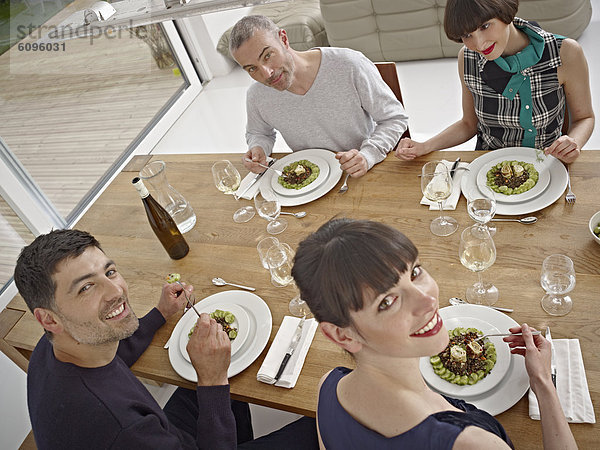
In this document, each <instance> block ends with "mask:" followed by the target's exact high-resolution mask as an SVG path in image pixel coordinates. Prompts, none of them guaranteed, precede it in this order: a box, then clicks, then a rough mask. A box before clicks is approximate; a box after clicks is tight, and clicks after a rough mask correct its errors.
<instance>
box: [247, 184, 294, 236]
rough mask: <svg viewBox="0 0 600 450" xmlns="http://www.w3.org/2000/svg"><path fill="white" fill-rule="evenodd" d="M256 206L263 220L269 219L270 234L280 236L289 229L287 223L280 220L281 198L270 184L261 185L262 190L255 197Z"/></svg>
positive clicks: (268, 230)
mask: <svg viewBox="0 0 600 450" xmlns="http://www.w3.org/2000/svg"><path fill="white" fill-rule="evenodd" d="M254 206H255V207H256V210H257V211H258V215H259V216H260V217H262V218H263V219H267V220H268V221H269V223H268V224H267V232H268V233H269V234H279V233H282V232H283V231H285V229H286V228H287V225H288V224H287V221H286V220H285V219H280V218H279V213H280V212H281V204H280V203H279V197H278V196H277V194H276V193H275V191H274V190H273V188H272V187H271V184H270V183H264V184H262V185H261V187H260V190H259V191H258V192H256V194H255V195H254Z"/></svg>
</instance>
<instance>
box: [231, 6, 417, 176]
mask: <svg viewBox="0 0 600 450" xmlns="http://www.w3.org/2000/svg"><path fill="white" fill-rule="evenodd" d="M229 50H230V53H231V55H232V56H233V58H234V59H235V60H236V61H237V62H238V64H239V65H240V66H242V68H243V69H244V70H245V71H246V72H248V74H249V75H250V76H251V77H252V78H253V79H254V80H256V81H257V83H254V84H253V85H252V86H250V88H249V89H248V94H247V98H246V109H247V115H248V123H247V125H246V142H247V144H248V149H249V150H248V152H247V153H246V155H245V158H244V165H245V166H246V167H247V168H248V169H249V170H251V171H252V172H257V173H259V172H262V171H263V170H264V168H263V167H261V166H260V165H259V163H260V164H263V165H264V164H266V158H267V155H270V154H271V151H272V149H273V144H274V143H275V130H278V131H279V132H280V133H281V135H282V136H283V138H284V139H285V141H286V143H287V144H288V145H289V147H290V148H291V149H292V150H294V151H296V150H303V149H307V148H324V149H328V150H331V151H334V152H336V158H337V159H338V160H339V162H340V166H341V168H342V170H344V171H346V172H347V173H348V174H350V175H351V176H353V177H360V176H362V175H364V174H365V173H367V170H369V169H370V168H371V167H373V165H375V164H377V163H378V162H381V161H383V160H384V159H385V157H386V155H387V153H388V152H389V151H390V150H392V149H394V147H395V146H396V144H397V143H398V140H399V139H400V136H401V135H402V133H404V131H405V130H406V128H407V126H408V117H407V116H406V114H405V112H404V108H403V107H402V104H401V103H400V102H399V101H398V100H397V99H396V97H395V96H394V94H393V92H392V91H391V89H390V88H389V87H388V86H387V85H386V84H385V82H384V81H383V79H382V78H381V76H380V75H379V72H378V70H377V68H376V67H375V65H374V64H373V63H372V62H371V61H369V60H368V59H367V58H366V57H365V56H364V55H363V54H362V53H360V52H357V51H354V50H350V49H345V48H335V47H319V48H312V49H310V50H307V51H303V52H300V51H296V50H294V49H292V48H291V47H290V45H289V41H288V37H287V35H286V32H285V30H282V29H279V28H278V27H277V25H275V24H274V23H273V22H272V21H271V20H270V19H268V18H267V17H265V16H246V17H244V18H242V19H241V20H240V21H239V22H237V23H236V24H235V26H234V27H233V30H232V32H231V37H230V41H229ZM246 159H249V160H251V161H252V162H248V161H246Z"/></svg>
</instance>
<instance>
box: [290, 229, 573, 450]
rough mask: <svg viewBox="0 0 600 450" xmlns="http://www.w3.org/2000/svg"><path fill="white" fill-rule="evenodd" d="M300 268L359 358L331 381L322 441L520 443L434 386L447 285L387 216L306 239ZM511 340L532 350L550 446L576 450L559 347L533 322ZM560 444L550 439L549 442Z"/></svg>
mask: <svg viewBox="0 0 600 450" xmlns="http://www.w3.org/2000/svg"><path fill="white" fill-rule="evenodd" d="M292 275H293V276H294V279H295V281H296V284H297V285H298V288H299V289H300V294H301V296H302V298H303V299H304V300H306V302H307V303H308V305H309V307H310V309H311V311H312V312H313V314H314V316H315V318H316V319H317V320H318V321H319V322H320V325H321V330H322V332H323V334H324V335H325V336H326V337H327V338H329V339H330V340H331V341H333V342H334V343H335V344H337V345H339V346H340V347H341V348H343V349H344V350H346V351H347V352H349V353H350V354H351V355H352V357H353V358H354V360H355V362H356V368H355V369H354V370H350V369H347V368H343V367H338V368H336V369H334V370H332V371H331V372H329V373H328V374H326V375H325V376H324V377H323V379H322V380H321V386H320V390H319V402H318V407H317V426H318V430H319V437H320V440H321V441H320V444H321V447H322V448H328V449H336V448H340V449H344V450H346V449H351V448H361V449H362V448H377V449H386V448H418V449H427V448H431V449H471V448H473V449H475V448H477V449H481V448H485V449H494V448H498V449H504V448H509V447H512V444H511V442H510V439H509V438H508V436H507V435H506V433H505V431H504V429H503V428H502V426H501V425H500V424H499V423H498V422H497V421H496V420H495V419H494V418H493V417H492V416H491V415H489V414H488V413H486V412H485V411H482V410H478V409H477V408H475V407H474V406H473V405H470V404H468V403H465V402H463V401H461V400H455V399H451V398H448V397H444V396H442V395H439V394H437V393H435V392H433V391H432V390H431V389H429V387H428V386H427V385H426V384H425V382H424V380H423V378H422V377H421V373H420V371H419V358H420V357H422V356H429V355H435V354H437V353H439V352H440V351H442V350H443V349H444V348H445V347H446V345H447V344H448V332H447V330H446V328H445V327H444V324H443V322H442V319H441V318H440V316H439V314H438V307H439V304H438V286H437V284H436V282H435V281H434V280H433V278H431V276H430V275H429V274H428V273H427V271H426V270H425V269H424V268H423V267H421V264H420V263H419V260H418V251H417V249H416V248H415V246H414V245H413V244H412V242H411V241H410V240H409V239H408V238H406V236H404V235H403V234H402V233H400V232H399V231H397V230H395V229H393V228H391V227H389V226H387V225H383V224H380V223H376V222H370V221H358V220H350V219H338V220H333V221H330V222H328V223H326V224H325V225H323V226H322V227H321V228H319V230H317V231H316V232H315V233H313V234H312V235H310V236H309V237H308V238H306V239H305V240H304V241H302V242H301V243H300V245H299V247H298V250H297V252H296V257H295V261H294V268H293V270H292ZM521 330H522V331H523V337H518V338H517V337H511V338H510V339H509V338H506V339H507V340H508V341H509V342H510V346H511V348H512V352H513V353H518V354H521V355H525V361H526V367H527V372H528V374H529V376H530V382H531V387H532V389H533V391H534V392H535V393H536V395H537V396H538V400H539V403H540V407H541V411H542V413H541V414H542V427H543V433H544V440H545V442H544V443H545V444H546V438H547V436H550V434H549V433H548V432H547V430H551V431H552V439H553V441H552V444H556V445H559V446H562V447H561V448H570V447H573V448H575V441H574V440H573V436H572V434H571V432H570V429H569V426H568V424H567V422H566V419H565V418H564V415H563V414H562V410H561V408H560V404H559V403H558V397H557V395H556V391H555V389H554V387H553V385H552V381H551V377H550V352H551V351H550V344H549V343H548V341H546V340H545V339H544V338H543V337H541V336H535V337H534V336H532V335H531V330H532V329H531V328H529V327H528V326H527V325H526V324H523V326H522V327H515V328H513V329H511V331H513V332H514V331H521ZM548 448H550V446H549V447H548Z"/></svg>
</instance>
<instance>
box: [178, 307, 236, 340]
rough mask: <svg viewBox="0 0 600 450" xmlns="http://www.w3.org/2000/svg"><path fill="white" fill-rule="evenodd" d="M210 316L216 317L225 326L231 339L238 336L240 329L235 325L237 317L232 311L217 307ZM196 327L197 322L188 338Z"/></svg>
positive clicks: (224, 329) (225, 330) (224, 328)
mask: <svg viewBox="0 0 600 450" xmlns="http://www.w3.org/2000/svg"><path fill="white" fill-rule="evenodd" d="M210 317H211V318H213V319H215V320H216V321H217V323H218V324H220V325H221V326H222V327H223V331H224V332H225V333H227V336H229V340H230V341H233V340H234V339H235V338H236V337H237V335H238V329H237V328H236V327H234V326H233V324H234V322H235V320H236V319H235V316H234V315H233V313H232V312H229V311H223V310H221V309H216V310H214V311H213V312H211V313H210ZM195 328H196V324H194V326H193V327H192V328H191V329H190V332H189V333H188V338H190V337H191V336H192V333H193V332H194V329H195Z"/></svg>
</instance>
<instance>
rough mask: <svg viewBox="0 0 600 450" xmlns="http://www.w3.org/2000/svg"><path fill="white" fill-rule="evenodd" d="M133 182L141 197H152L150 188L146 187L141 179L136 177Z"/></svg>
mask: <svg viewBox="0 0 600 450" xmlns="http://www.w3.org/2000/svg"><path fill="white" fill-rule="evenodd" d="M136 180H137V181H136ZM131 182H132V183H133V186H134V187H135V188H136V189H137V191H138V193H139V194H140V197H142V198H146V197H148V196H149V195H150V192H148V188H146V186H144V182H143V181H142V180H141V179H140V178H139V177H135V178H134V179H133V180H132V181H131Z"/></svg>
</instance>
